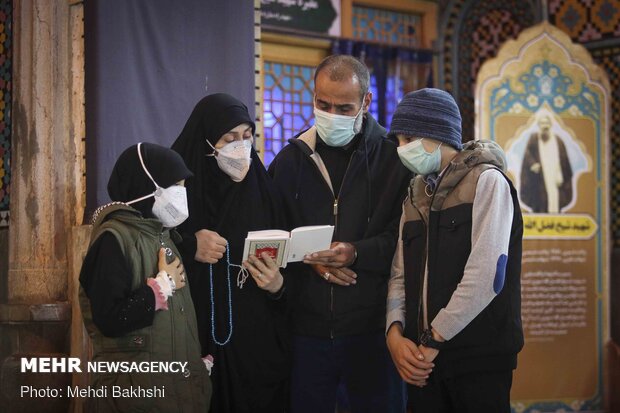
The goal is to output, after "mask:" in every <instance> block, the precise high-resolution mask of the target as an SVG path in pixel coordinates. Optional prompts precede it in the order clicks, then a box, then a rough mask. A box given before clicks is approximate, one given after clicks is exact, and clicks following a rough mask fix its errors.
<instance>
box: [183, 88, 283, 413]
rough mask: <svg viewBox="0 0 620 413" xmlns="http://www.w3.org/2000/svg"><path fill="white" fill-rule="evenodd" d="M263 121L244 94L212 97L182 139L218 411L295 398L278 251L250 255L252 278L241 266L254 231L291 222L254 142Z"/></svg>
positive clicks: (189, 249) (186, 245)
mask: <svg viewBox="0 0 620 413" xmlns="http://www.w3.org/2000/svg"><path fill="white" fill-rule="evenodd" d="M254 128H255V126H254V122H253V121H252V119H251V118H250V115H249V114H248V110H247V107H246V106H245V105H244V104H243V103H241V102H240V101H239V100H237V99H235V98H234V97H232V96H230V95H227V94H214V95H209V96H207V97H205V98H203V99H202V100H200V101H199V102H198V104H197V105H196V106H195V108H194V110H193V112H192V114H191V115H190V117H189V119H188V120H187V123H186V124H185V127H184V128H183V131H182V132H181V134H180V135H179V137H178V139H177V140H176V142H175V143H174V144H173V146H172V148H173V149H174V150H176V151H177V152H178V153H180V154H181V156H182V157H183V159H184V160H185V162H186V163H187V165H188V167H189V168H190V169H191V170H192V172H193V173H194V176H193V177H192V178H190V179H188V180H187V182H186V186H187V192H188V204H189V212H190V218H189V219H188V220H187V221H186V223H184V224H183V225H182V226H181V227H180V231H181V234H182V236H183V243H182V245H181V253H182V254H183V257H184V261H185V264H186V265H187V267H188V273H189V274H190V283H191V285H192V296H193V299H194V303H195V307H196V313H197V319H198V331H199V334H200V342H201V345H202V351H203V356H205V355H207V354H211V355H213V357H214V363H215V365H214V367H213V373H212V376H211V379H212V381H213V389H214V392H213V394H214V397H213V400H212V403H211V412H212V413H241V412H252V413H257V412H269V413H278V412H283V411H284V410H285V406H286V404H287V400H288V393H287V386H288V373H289V367H288V356H287V348H288V346H287V340H286V333H285V318H284V307H285V304H284V300H283V291H284V287H283V284H282V283H283V280H282V276H281V275H280V272H279V271H278V269H277V266H276V265H275V264H274V263H273V261H272V260H270V259H269V258H268V257H262V258H263V261H261V260H259V259H257V258H256V257H250V259H249V261H250V262H246V263H245V266H246V267H248V269H249V270H250V274H251V275H252V277H253V278H252V279H248V280H247V281H246V282H245V283H244V282H243V279H244V278H245V277H244V276H243V274H239V270H240V267H239V265H241V264H242V263H241V258H242V254H243V245H244V240H245V238H246V236H247V233H248V231H256V230H263V229H274V228H283V227H284V223H283V222H281V218H280V214H279V211H278V198H277V194H276V192H275V189H274V187H273V186H272V184H271V181H270V178H269V177H268V175H267V172H266V170H265V167H264V166H263V164H262V163H261V161H260V159H259V157H258V155H257V154H256V152H255V151H254V149H253V148H252V147H251V143H252V141H253V135H254ZM237 275H239V277H237ZM236 280H237V281H239V283H236V282H235V281H236ZM239 284H241V285H242V287H240V286H239Z"/></svg>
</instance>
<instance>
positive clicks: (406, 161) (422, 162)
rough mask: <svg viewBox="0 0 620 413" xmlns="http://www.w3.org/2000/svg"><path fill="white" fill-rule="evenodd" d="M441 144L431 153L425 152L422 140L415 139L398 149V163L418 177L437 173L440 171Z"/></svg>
mask: <svg viewBox="0 0 620 413" xmlns="http://www.w3.org/2000/svg"><path fill="white" fill-rule="evenodd" d="M440 147H441V143H440V144H439V146H438V147H437V149H435V150H434V151H433V152H430V153H429V152H426V149H424V146H423V145H422V139H416V140H415V141H413V142H409V143H408V144H406V145H403V146H399V147H398V157H399V158H400V161H401V162H402V163H403V165H405V167H407V169H409V170H410V171H411V172H414V173H416V174H418V175H422V176H426V175H428V174H432V173H437V172H439V170H440V169H441V151H440V150H439V148H440Z"/></svg>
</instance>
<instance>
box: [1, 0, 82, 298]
mask: <svg viewBox="0 0 620 413" xmlns="http://www.w3.org/2000/svg"><path fill="white" fill-rule="evenodd" d="M77 6H79V7H81V5H77ZM71 8H72V6H71V5H70V4H69V3H68V2H66V1H48V0H16V1H15V3H14V33H15V35H14V63H13V68H14V69H13V70H14V73H15V76H14V78H13V85H14V98H13V119H14V122H15V124H14V129H13V137H12V143H13V148H12V150H13V152H12V162H11V163H12V169H11V172H12V175H11V176H12V182H11V190H12V192H11V201H10V211H11V218H10V223H9V228H10V231H9V232H10V233H9V274H8V275H9V280H8V301H9V303H52V302H56V301H64V300H66V299H67V237H68V233H69V229H70V228H71V227H72V226H73V225H76V224H79V223H81V222H79V221H80V220H81V211H80V209H79V208H80V202H79V199H80V198H81V196H82V193H83V190H82V187H81V183H80V181H78V180H76V177H77V176H80V175H81V173H80V171H79V169H80V167H81V165H82V163H81V154H80V150H81V145H82V136H75V135H76V127H75V125H74V122H75V120H74V119H73V118H72V109H74V108H73V104H74V101H75V99H74V96H73V95H74V93H76V94H79V91H75V90H72V89H73V86H75V82H74V80H73V77H72V70H78V69H79V68H75V67H73V66H72V54H79V53H82V56H83V47H82V50H81V51H80V50H76V51H75V53H73V47H74V46H75V45H74V43H73V42H72V38H71V23H72V19H71V17H72V13H71V10H70V9H71ZM82 25H83V22H82ZM82 59H83V58H82ZM80 70H81V72H82V74H81V76H82V79H83V66H82V68H81V69H80ZM82 95H83V91H82ZM76 109H79V110H81V111H82V112H83V108H76Z"/></svg>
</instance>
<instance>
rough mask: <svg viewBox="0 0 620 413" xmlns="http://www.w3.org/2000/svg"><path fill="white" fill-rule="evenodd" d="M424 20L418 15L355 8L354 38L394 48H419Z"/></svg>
mask: <svg viewBox="0 0 620 413" xmlns="http://www.w3.org/2000/svg"><path fill="white" fill-rule="evenodd" d="M421 23H422V18H421V16H419V15H417V14H410V13H399V12H395V11H391V10H382V9H373V8H369V7H358V6H353V37H354V38H355V39H359V40H370V41H373V42H378V43H385V44H390V45H393V46H405V47H412V48H413V47H419V46H420V44H421V38H420V35H421V32H420V30H418V28H419V27H421Z"/></svg>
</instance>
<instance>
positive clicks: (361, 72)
mask: <svg viewBox="0 0 620 413" xmlns="http://www.w3.org/2000/svg"><path fill="white" fill-rule="evenodd" d="M322 71H325V72H326V73H327V74H328V75H329V79H330V80H332V81H334V82H342V81H343V80H346V79H348V78H349V77H350V76H351V75H355V77H357V80H358V82H359V85H360V97H361V99H364V96H366V94H367V93H368V87H369V86H370V73H369V72H368V68H367V67H366V65H365V64H364V63H362V62H360V61H359V60H357V59H356V58H355V57H353V56H349V55H331V56H327V57H326V58H325V59H323V61H322V62H321V63H319V65H318V66H317V67H316V71H315V72H314V84H315V85H316V78H317V77H318V75H319V73H320V72H322Z"/></svg>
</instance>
